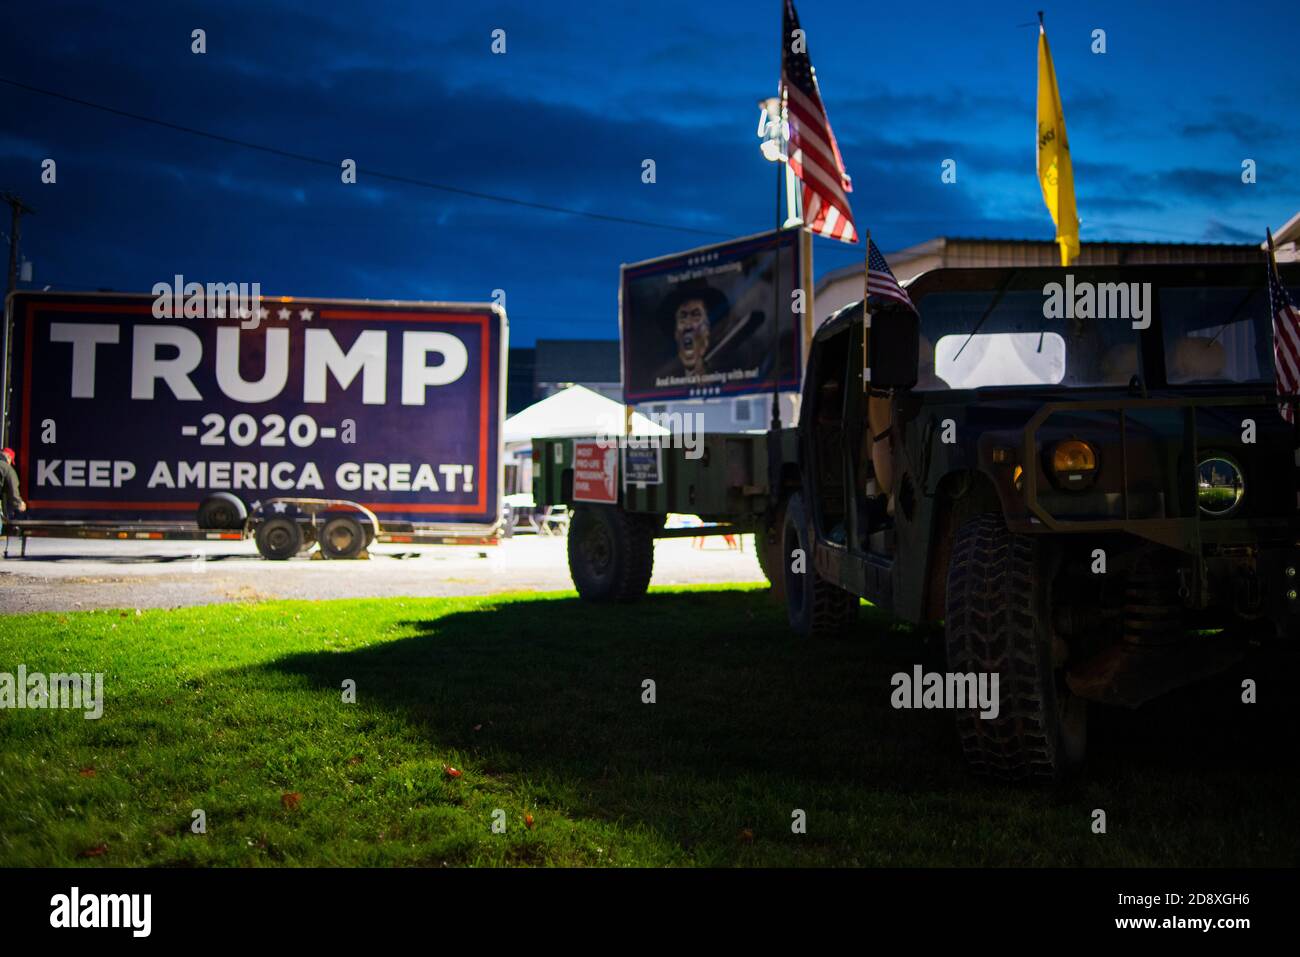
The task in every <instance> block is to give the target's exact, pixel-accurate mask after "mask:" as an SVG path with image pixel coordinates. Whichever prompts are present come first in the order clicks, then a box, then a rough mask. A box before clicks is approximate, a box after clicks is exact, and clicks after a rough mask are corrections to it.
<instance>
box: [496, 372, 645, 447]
mask: <svg viewBox="0 0 1300 957" xmlns="http://www.w3.org/2000/svg"><path fill="white" fill-rule="evenodd" d="M623 416H624V411H623V405H622V403H620V402H615V401H614V400H613V399H607V398H605V397H604V396H603V395H601V394H600V393H599V392H593V391H592V390H591V389H588V388H585V387H584V386H580V385H571V386H569V387H568V388H567V389H565V390H563V391H562V392H557V393H555V394H554V395H551V396H547V397H546V398H545V399H542V401H541V402H535V403H533V404H532V405H530V406H529V407H528V408H526V409H524V410H523V411H522V412H519V413H516V414H515V415H512V416H511V417H510V418H508V419H506V422H505V442H506V444H507V445H509V444H512V443H516V442H531V441H532V440H533V439H560V438H577V437H580V436H588V435H592V436H595V435H622V434H623ZM632 434H633V435H667V434H668V430H667V429H665V428H664V427H663V426H660V425H656V424H655V423H654V422H651V421H650V420H649V419H647V418H646V417H645V416H644V415H642V414H641V413H639V412H634V413H632Z"/></svg>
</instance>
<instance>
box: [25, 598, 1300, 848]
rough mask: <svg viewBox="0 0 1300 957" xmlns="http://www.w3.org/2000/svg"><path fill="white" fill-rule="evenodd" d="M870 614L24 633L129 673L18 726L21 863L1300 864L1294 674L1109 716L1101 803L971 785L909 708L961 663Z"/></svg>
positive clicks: (256, 616) (148, 619)
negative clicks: (903, 696) (90, 700)
mask: <svg viewBox="0 0 1300 957" xmlns="http://www.w3.org/2000/svg"><path fill="white" fill-rule="evenodd" d="M864 612H867V614H866V615H865V618H866V621H865V622H864V624H863V625H862V627H861V629H860V635H859V636H858V637H857V638H855V639H853V640H846V641H841V642H835V643H830V644H823V645H808V644H803V643H801V642H799V641H798V640H796V639H795V638H793V637H792V636H791V635H790V634H789V632H788V630H787V629H786V626H785V623H784V619H783V614H782V613H781V612H780V610H779V609H777V608H776V607H775V606H774V605H773V604H772V603H771V602H770V600H769V599H768V598H767V597H766V596H765V595H763V594H761V593H760V592H759V591H758V590H756V589H754V588H750V587H740V586H737V587H728V588H714V589H695V590H691V591H667V590H656V591H654V592H652V593H651V595H650V596H649V597H648V598H647V599H646V600H645V601H644V602H642V603H641V604H639V605H635V606H627V607H597V606H590V605H586V604H582V603H580V602H578V601H577V600H576V599H575V598H574V597H573V596H572V595H571V594H561V595H527V596H525V595H514V596H505V597H492V598H465V599H389V600H367V601H340V602H318V603H309V602H270V603H265V604H255V605H220V606H212V607H204V608H190V609H182V610H177V611H148V612H144V613H143V614H141V615H137V614H135V612H134V611H131V612H127V613H119V612H116V611H114V612H86V613H77V614H66V615H60V614H44V615H23V616H10V617H5V618H3V619H0V671H9V672H13V671H16V669H17V666H18V664H20V663H22V664H26V665H27V667H28V669H29V670H31V671H45V672H54V671H70V670H77V671H91V672H95V671H102V672H105V673H106V678H105V696H106V701H105V705H104V716H103V718H102V719H101V720H99V721H87V720H85V719H84V718H83V717H82V716H81V714H80V713H79V712H69V711H27V710H23V711H12V710H6V711H0V864H3V865H86V866H106V865H107V866H122V865H151V866H176V865H180V866H186V865H240V866H245V865H435V866H437V865H443V864H446V865H453V866H455V865H507V864H528V865H760V864H761V865H935V864H957V865H966V864H969V865H977V864H995V865H1210V864H1228V865H1233V864H1246V865H1250V864H1291V863H1294V862H1295V860H1296V859H1297V857H1298V855H1297V848H1298V847H1300V840H1298V836H1300V824H1298V823H1297V816H1296V815H1295V813H1294V800H1295V798H1294V796H1295V794H1296V790H1297V788H1296V785H1297V773H1296V771H1295V759H1294V741H1295V740H1296V732H1297V730H1300V726H1298V721H1297V718H1296V716H1295V709H1294V708H1291V707H1288V705H1289V704H1290V702H1289V700H1288V698H1289V691H1288V689H1287V688H1286V687H1284V686H1283V685H1282V683H1281V682H1280V681H1279V680H1277V679H1276V678H1274V675H1275V674H1276V672H1274V671H1263V670H1260V671H1257V672H1254V673H1253V676H1254V677H1256V678H1258V679H1259V680H1260V687H1261V700H1262V701H1264V702H1265V703H1262V704H1259V705H1255V706H1245V705H1242V704H1240V703H1239V692H1238V690H1237V687H1238V685H1237V683H1238V682H1239V680H1240V676H1239V675H1229V676H1226V677H1224V678H1223V679H1220V680H1216V681H1214V682H1211V683H1207V684H1202V685H1200V686H1197V687H1196V688H1193V689H1187V690H1185V691H1183V692H1179V693H1177V694H1175V695H1173V696H1171V697H1169V698H1166V699H1164V700H1162V701H1161V702H1159V703H1157V704H1153V705H1149V706H1147V707H1146V708H1144V709H1142V710H1141V711H1138V712H1119V713H1110V714H1104V715H1103V720H1101V721H1100V722H1096V723H1095V725H1094V729H1093V741H1092V744H1093V747H1094V754H1095V760H1094V761H1093V765H1092V768H1091V770H1090V773H1089V776H1088V777H1087V778H1085V779H1083V780H1081V781H1078V782H1075V783H1072V784H1067V785H1062V786H1059V787H1054V788H1044V787H1035V788H1027V789H1015V788H1008V787H1002V786H995V785H989V784H983V783H980V782H978V781H976V780H973V779H972V778H970V777H969V776H968V774H967V773H966V771H965V769H964V767H963V765H962V762H961V757H960V754H959V753H958V749H957V746H956V742H955V735H954V732H953V730H952V727H951V718H950V715H948V714H946V713H943V712H918V711H895V710H894V709H892V708H891V707H890V706H889V695H890V690H891V689H890V684H889V677H890V675H891V674H893V673H894V672H896V671H900V670H910V668H911V666H912V664H913V663H917V662H920V663H922V664H925V665H926V666H927V667H940V666H941V664H940V662H941V657H940V655H941V650H940V649H939V647H938V642H937V640H936V636H935V635H934V634H933V633H931V632H914V631H911V630H908V629H905V628H901V627H899V626H896V625H894V624H892V623H891V622H890V620H889V619H887V618H885V617H884V616H882V615H879V614H874V613H870V612H869V610H868V609H864ZM1245 673H1248V674H1252V672H1250V671H1247V672H1245ZM347 678H351V679H354V680H355V681H356V683H357V690H358V702H357V703H356V704H345V703H343V701H342V695H341V683H342V682H343V681H344V679H347ZM646 678H651V679H654V681H655V682H656V683H657V699H658V700H657V703H656V704H653V705H648V704H643V703H642V702H641V694H642V681H643V679H646ZM447 765H450V766H454V767H455V768H458V769H461V770H462V771H463V776H462V777H460V778H454V779H453V778H450V777H448V776H447V775H446V774H445V773H444V766H447ZM90 769H93V771H94V773H93V776H92V775H90V774H88V773H86V772H87V771H89V770H90ZM289 793H296V794H299V795H301V800H300V803H299V804H298V806H297V807H296V808H288V807H286V806H285V805H284V803H283V801H282V796H283V795H285V794H289ZM194 808H202V809H203V810H204V811H205V812H206V815H207V833H206V834H202V835H199V834H193V833H191V832H190V821H191V811H192V810H193V809H194ZM498 808H499V809H501V810H503V811H504V812H505V814H506V821H507V829H506V833H504V834H494V833H493V832H492V829H491V823H492V814H493V811H494V810H495V809H498ZM796 808H799V809H803V810H804V811H806V812H807V820H808V831H807V833H806V834H803V835H796V834H793V833H791V828H790V822H791V812H792V811H793V810H794V809H796ZM1094 808H1102V809H1104V810H1105V811H1106V813H1107V817H1108V833H1107V834H1105V835H1096V834H1093V833H1092V832H1091V830H1090V824H1091V813H1092V811H1093V809H1094ZM526 814H529V815H532V818H533V827H532V828H531V829H530V828H528V827H526V826H525V823H524V816H525V815H526ZM91 849H102V853H99V854H98V856H93V857H86V856H83V855H85V854H86V853H87V852H88V851H90V850H91Z"/></svg>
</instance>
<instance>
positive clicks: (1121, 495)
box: [543, 264, 1300, 779]
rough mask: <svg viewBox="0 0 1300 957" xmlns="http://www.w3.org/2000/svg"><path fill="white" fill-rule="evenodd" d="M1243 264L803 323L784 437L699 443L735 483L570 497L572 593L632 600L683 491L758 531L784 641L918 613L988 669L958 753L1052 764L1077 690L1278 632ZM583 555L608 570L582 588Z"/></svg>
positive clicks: (1022, 772)
mask: <svg viewBox="0 0 1300 957" xmlns="http://www.w3.org/2000/svg"><path fill="white" fill-rule="evenodd" d="M1288 268H1289V271H1287V270H1284V271H1283V280H1284V282H1285V283H1286V284H1287V285H1288V286H1291V287H1296V286H1300V270H1296V269H1294V268H1290V267H1288ZM1263 279H1264V269H1263V266H1262V264H1261V265H1260V266H1256V267H1250V266H1217V265H1215V266H1209V265H1207V266H1191V265H1167V266H1166V265H1161V266H1141V267H1076V268H1071V269H1068V270H1067V269H1061V268H997V269H943V270H936V271H934V272H930V273H927V274H925V275H923V276H920V277H918V278H917V279H916V280H914V281H913V282H912V283H911V284H910V286H909V287H908V291H909V294H910V296H911V298H912V300H913V302H914V303H915V305H916V308H917V310H918V312H919V317H918V315H917V314H916V313H913V312H912V311H911V310H910V309H908V308H906V307H905V306H902V305H900V304H898V303H896V302H892V301H889V300H882V301H880V302H879V303H877V302H876V301H875V300H874V299H873V300H872V303H871V306H872V309H871V322H870V325H869V329H868V330H864V324H863V319H862V305H861V303H858V304H856V305H853V306H849V307H846V308H845V309H843V310H841V311H840V312H839V313H837V314H836V315H834V316H833V317H831V318H830V319H829V320H828V321H827V322H826V323H825V324H824V325H823V326H822V327H821V328H820V329H819V330H818V332H817V334H816V336H815V339H814V344H813V348H812V350H811V352H810V355H809V360H808V367H807V370H806V373H805V378H804V390H803V399H802V405H801V412H800V422H799V426H798V428H797V429H795V430H785V431H784V432H780V433H773V434H770V435H769V436H767V437H763V436H739V437H736V436H717V437H711V438H713V439H714V440H715V441H716V442H717V443H719V444H720V445H721V446H722V447H723V448H724V452H723V455H722V459H723V461H724V462H730V461H731V459H730V458H729V457H728V455H727V453H726V452H725V449H726V447H727V445H728V443H729V442H730V443H733V444H736V445H738V446H743V447H745V448H747V449H748V451H747V452H746V453H745V455H743V456H741V458H744V459H745V460H746V461H747V462H748V463H749V464H750V466H751V468H750V472H749V473H746V475H745V476H744V478H745V483H750V484H745V483H740V482H739V481H737V478H738V474H735V473H733V472H732V471H731V470H730V469H722V470H721V471H717V470H715V471H714V472H713V473H711V474H710V473H708V472H707V471H706V470H702V469H701V468H700V467H699V465H698V464H694V463H685V462H682V461H678V459H677V458H676V457H674V456H671V455H666V456H665V462H666V465H665V471H670V470H671V468H672V467H676V468H678V469H679V471H680V473H681V474H680V475H679V476H678V480H677V485H676V486H675V488H673V489H665V490H663V491H669V492H672V493H673V494H669V495H667V496H665V495H664V494H663V493H662V492H660V493H659V494H658V495H657V497H655V496H650V495H644V494H643V493H642V492H641V491H640V490H638V491H637V492H636V493H635V494H630V493H628V492H626V491H625V493H624V497H623V499H622V501H621V503H620V505H617V506H614V505H611V506H606V507H605V508H604V510H603V511H602V513H601V515H600V516H594V515H591V514H589V515H587V516H586V517H585V518H584V517H583V516H582V513H583V512H584V508H583V507H579V508H578V509H577V511H576V512H575V515H574V522H573V527H572V531H571V535H572V536H574V538H573V539H571V542H570V562H571V566H573V567H574V578H575V583H578V584H579V591H580V592H582V593H583V594H584V597H605V598H619V599H623V600H627V599H630V598H633V597H635V594H634V593H639V592H638V589H640V590H643V589H644V587H645V581H648V579H649V560H648V558H646V557H645V556H646V555H648V553H649V551H650V548H651V542H652V538H653V537H654V536H655V535H656V534H658V533H659V524H660V519H659V517H658V516H659V515H660V514H661V513H662V512H664V511H680V510H689V509H686V508H684V507H683V506H682V505H681V503H680V500H681V498H682V496H683V494H685V492H686V490H687V489H689V492H690V494H691V495H694V496H696V497H701V496H702V497H703V498H704V499H707V500H708V501H709V503H710V504H711V505H712V504H716V505H717V506H718V510H717V511H715V512H714V517H715V519H716V520H717V521H719V522H723V523H730V524H733V525H735V526H737V527H741V528H748V529H754V530H757V531H758V532H759V533H760V536H761V537H762V538H763V540H764V541H765V543H766V546H767V547H766V549H760V555H761V556H762V557H764V558H765V561H764V565H765V568H766V569H767V570H769V578H772V577H775V578H776V582H775V584H776V585H777V590H778V591H780V592H783V593H784V596H785V601H786V605H787V609H788V613H789V619H790V622H791V625H792V626H793V628H794V629H795V630H796V631H798V632H800V633H802V634H804V635H807V636H810V637H826V636H832V635H837V634H842V633H845V632H847V631H849V630H851V627H852V623H853V621H854V619H855V617H856V615H857V611H858V608H859V605H860V600H859V599H860V598H866V599H868V600H869V601H871V602H872V603H874V604H875V605H877V606H880V607H883V608H886V609H888V610H890V611H891V612H892V613H893V614H894V615H896V616H897V617H899V618H901V619H903V620H905V621H909V622H934V623H938V622H943V623H944V628H945V635H946V646H947V654H948V669H949V672H950V675H979V674H988V675H993V674H996V675H998V676H999V679H1000V681H999V702H1000V707H999V708H998V711H997V715H996V717H980V709H979V708H977V707H974V706H967V707H961V708H959V709H958V710H957V712H956V713H957V724H958V730H959V733H960V737H961V740H962V744H963V749H964V751H965V754H966V757H967V759H968V760H969V761H970V763H971V764H972V766H973V767H974V768H975V769H976V770H978V771H980V772H983V773H986V774H989V775H992V776H997V777H1003V778H1010V779H1028V778H1052V777H1057V776H1060V775H1062V774H1064V773H1066V772H1067V771H1068V770H1069V769H1070V768H1072V767H1073V766H1074V765H1076V764H1077V763H1078V762H1079V761H1080V760H1081V759H1082V756H1083V752H1084V747H1085V740H1086V727H1087V711H1088V707H1089V704H1090V703H1093V702H1096V703H1102V704H1109V705H1121V706H1128V707H1136V706H1138V705H1140V704H1142V703H1144V702H1146V701H1148V700H1151V699H1152V698H1154V697H1156V696H1158V695H1160V694H1162V693H1164V692H1166V691H1169V690H1172V689H1173V688H1176V687H1179V686H1182V685H1185V684H1187V683H1190V682H1193V681H1196V680H1198V679H1200V678H1203V677H1207V676H1209V675H1211V674H1214V673H1217V672H1220V671H1222V670H1224V669H1225V668H1228V667H1230V666H1231V665H1232V664H1234V663H1235V662H1237V661H1238V660H1240V659H1241V657H1242V656H1243V655H1244V653H1245V651H1246V650H1247V648H1248V647H1249V646H1250V645H1251V644H1253V643H1259V642H1263V641H1275V640H1279V639H1288V638H1289V639H1295V638H1296V637H1298V636H1300V600H1298V599H1297V588H1298V587H1300V583H1298V582H1297V569H1298V568H1300V499H1298V493H1300V460H1298V459H1297V453H1296V450H1297V448H1300V438H1298V436H1297V432H1296V429H1295V427H1294V426H1293V425H1291V424H1288V423H1287V422H1286V421H1285V420H1284V419H1283V417H1282V415H1281V414H1280V413H1279V404H1278V403H1279V399H1278V397H1277V395H1276V394H1275V387H1274V381H1273V339H1272V320H1271V314H1270V310H1269V304H1268V296H1267V290H1266V287H1265V285H1264V283H1263ZM864 340H865V342H864ZM864 359H866V360H868V361H864ZM867 368H869V369H870V373H869V375H867V374H865V369H867ZM867 378H869V383H868V384H869V385H870V391H867V390H865V389H864V379H867ZM764 439H766V441H764ZM714 447H715V448H717V446H716V445H715V446H714ZM763 461H766V462H767V463H768V468H767V475H766V479H765V480H760V478H759V475H760V473H761V471H762V470H761V468H760V467H759V466H760V464H761V463H762V462H763ZM562 481H563V473H562V472H560V473H557V474H553V475H552V476H551V482H552V483H554V482H562ZM543 484H544V485H546V484H547V483H543ZM547 487H548V488H551V487H554V488H555V489H557V490H560V491H561V493H562V489H563V486H562V485H547ZM560 497H561V498H563V496H562V494H561V496H560ZM597 526H599V527H601V528H603V529H607V530H609V529H612V531H602V532H592V531H591V530H592V529H594V528H596V527H597ZM597 541H604V542H608V543H609V545H608V546H606V545H597V546H596V547H593V548H588V547H587V546H588V545H589V544H591V543H593V542H597ZM611 546H612V547H611ZM584 549H586V550H585V551H584ZM575 553H576V555H577V559H576V564H575V558H574V556H575ZM634 555H635V556H640V557H636V558H632V557H630V556H634ZM600 561H605V562H606V565H605V566H601V567H607V568H609V569H620V571H617V572H615V573H614V574H613V578H614V580H616V581H617V582H618V584H617V585H615V586H613V587H609V588H606V589H604V590H603V591H601V592H600V593H598V594H597V593H591V589H590V588H588V589H587V590H586V591H584V588H583V585H582V584H581V582H580V581H579V579H580V577H585V576H587V575H588V574H589V573H590V572H591V568H590V567H588V565H589V564H590V563H593V562H594V563H597V564H598V563H599V562H600ZM626 569H631V571H627V570H626ZM643 578H644V581H643V580H642V579H643Z"/></svg>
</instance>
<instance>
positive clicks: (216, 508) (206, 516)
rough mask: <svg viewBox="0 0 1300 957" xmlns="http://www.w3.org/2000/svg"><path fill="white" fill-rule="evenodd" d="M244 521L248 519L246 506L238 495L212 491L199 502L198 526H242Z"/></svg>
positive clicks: (222, 527) (233, 527)
mask: <svg viewBox="0 0 1300 957" xmlns="http://www.w3.org/2000/svg"><path fill="white" fill-rule="evenodd" d="M246 521H248V507H247V506H246V505H245V504H244V502H243V500H242V499H240V497H239V496H238V495H231V494H230V493H229V492H214V493H213V494H211V495H209V496H208V497H207V498H205V499H204V500H203V501H202V502H200V503H199V514H198V525H199V528H203V529H235V528H243V527H244V523H245V522H246Z"/></svg>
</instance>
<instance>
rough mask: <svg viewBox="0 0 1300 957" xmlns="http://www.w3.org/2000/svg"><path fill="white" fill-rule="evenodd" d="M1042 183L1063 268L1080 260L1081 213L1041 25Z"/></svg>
mask: <svg viewBox="0 0 1300 957" xmlns="http://www.w3.org/2000/svg"><path fill="white" fill-rule="evenodd" d="M1038 183H1039V185H1040V186H1042V187H1043V202H1044V203H1046V204H1047V211H1048V212H1049V213H1051V214H1052V222H1054V223H1056V241H1057V242H1058V243H1060V244H1061V265H1062V266H1068V265H1070V263H1072V262H1074V260H1075V259H1077V258H1078V257H1079V214H1078V213H1077V212H1076V211H1075V208H1074V167H1073V166H1072V165H1071V164H1070V141H1069V140H1068V139H1067V138H1066V136H1065V115H1064V114H1063V113H1062V112H1061V91H1060V90H1059V89H1057V86H1056V69H1055V67H1053V66H1052V51H1051V50H1050V49H1048V47H1047V31H1046V30H1044V29H1043V25H1042V22H1041V21H1040V22H1039V24H1038Z"/></svg>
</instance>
